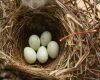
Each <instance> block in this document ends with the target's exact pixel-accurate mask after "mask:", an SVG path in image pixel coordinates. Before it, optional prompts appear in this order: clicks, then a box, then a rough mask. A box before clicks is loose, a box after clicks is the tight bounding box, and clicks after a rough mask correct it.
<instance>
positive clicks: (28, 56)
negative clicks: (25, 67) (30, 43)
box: [24, 47, 36, 64]
mask: <svg viewBox="0 0 100 80" xmlns="http://www.w3.org/2000/svg"><path fill="white" fill-rule="evenodd" d="M24 58H25V60H26V62H27V63H29V64H33V63H34V62H35V61H36V52H35V51H34V50H33V49H32V48H30V47H25V48H24Z"/></svg>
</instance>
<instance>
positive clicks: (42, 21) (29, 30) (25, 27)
mask: <svg viewBox="0 0 100 80" xmlns="http://www.w3.org/2000/svg"><path fill="white" fill-rule="evenodd" d="M46 9H47V8H46ZM46 9H44V8H43V9H38V10H31V9H29V8H27V7H22V8H20V9H19V10H18V12H16V14H15V15H14V17H13V20H12V21H13V24H14V25H13V27H12V33H11V35H12V38H13V41H14V42H15V44H14V45H15V48H14V50H15V51H16V52H15V53H13V54H16V59H17V60H18V59H21V60H22V61H23V62H21V60H19V61H20V62H21V63H25V64H26V65H28V64H27V63H26V62H25V60H24V57H23V50H24V48H25V47H27V46H29V44H28V40H29V37H30V36H31V35H33V34H36V35H38V36H39V37H40V36H41V33H43V32H44V31H49V32H51V34H52V40H53V41H57V42H58V44H59V46H60V51H59V55H58V56H57V58H56V59H50V58H49V60H48V61H47V62H46V63H45V64H40V63H39V62H38V61H36V63H35V64H36V65H38V66H43V67H45V68H53V69H55V68H57V64H58V61H59V59H60V57H61V55H62V54H63V50H64V43H61V42H60V41H59V40H60V39H61V38H62V37H63V36H64V35H65V29H64V27H63V25H62V23H61V21H60V20H59V19H58V18H57V17H55V15H54V14H51V13H49V12H46ZM17 54H18V55H19V56H18V55H17ZM17 56H18V57H17ZM19 57H20V58H19ZM35 64H33V65H35Z"/></svg>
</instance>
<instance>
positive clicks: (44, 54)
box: [37, 46, 48, 63]
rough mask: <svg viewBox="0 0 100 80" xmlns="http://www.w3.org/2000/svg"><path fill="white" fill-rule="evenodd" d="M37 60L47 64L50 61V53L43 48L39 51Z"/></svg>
mask: <svg viewBox="0 0 100 80" xmlns="http://www.w3.org/2000/svg"><path fill="white" fill-rule="evenodd" d="M37 60H38V61H39V62H40V63H46V62H47V60H48V53H47V50H46V48H45V47H44V46H41V47H40V48H39V49H38V51H37Z"/></svg>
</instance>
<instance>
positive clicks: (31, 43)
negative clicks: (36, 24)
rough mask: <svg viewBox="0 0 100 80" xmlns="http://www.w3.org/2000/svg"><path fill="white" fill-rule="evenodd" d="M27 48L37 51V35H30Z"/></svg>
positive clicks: (38, 44) (38, 43) (38, 45)
mask: <svg viewBox="0 0 100 80" xmlns="http://www.w3.org/2000/svg"><path fill="white" fill-rule="evenodd" d="M29 46H30V47H31V48H33V49H34V50H38V49H39V47H40V39H39V37H38V36H37V35H31V36H30V38H29Z"/></svg>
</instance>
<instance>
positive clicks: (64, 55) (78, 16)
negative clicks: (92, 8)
mask: <svg viewBox="0 0 100 80" xmlns="http://www.w3.org/2000/svg"><path fill="white" fill-rule="evenodd" d="M84 13H85V12H83V13H82V10H78V9H77V8H76V7H74V6H73V5H69V4H68V5H67V6H65V5H63V4H62V3H60V2H59V1H58V2H57V5H50V6H46V7H43V8H40V9H36V10H32V9H30V8H29V7H25V6H22V7H21V8H20V9H18V10H17V11H16V12H15V13H14V14H13V16H12V17H11V20H10V23H11V25H10V27H9V26H6V27H5V28H4V29H3V30H2V31H1V33H0V35H1V36H0V45H1V47H0V50H1V51H2V52H0V55H1V57H0V60H1V61H0V62H2V65H3V67H4V68H5V69H8V70H14V71H16V72H21V73H22V75H24V76H26V75H27V76H28V77H29V78H31V79H32V78H38V79H43V80H44V79H46V80H60V79H61V80H65V79H70V78H71V79H73V80H75V79H77V80H78V79H86V80H87V79H88V77H90V76H94V78H99V77H100V75H99V74H100V72H99V69H100V66H96V67H95V65H99V64H100V62H99V59H100V56H99V57H98V54H99V52H100V49H99V47H100V40H99V39H100V28H99V25H100V24H99V22H98V19H96V21H97V22H96V23H95V24H92V23H91V24H89V23H88V19H89V18H88V17H87V16H86V15H85V14H84ZM44 31H50V32H51V34H52V36H53V40H54V41H57V42H58V43H59V45H60V52H59V55H58V57H57V58H56V59H54V60H52V59H49V61H48V62H47V63H46V64H40V63H38V62H36V63H35V64H33V65H29V64H27V63H26V62H25V60H24V58H23V49H24V47H26V46H29V45H28V39H29V37H30V35H32V34H37V35H39V36H40V34H41V33H42V32H44ZM99 55H100V54H99ZM97 73H98V74H97Z"/></svg>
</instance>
